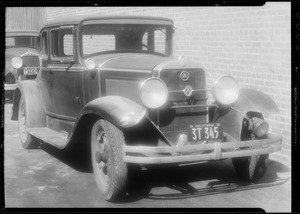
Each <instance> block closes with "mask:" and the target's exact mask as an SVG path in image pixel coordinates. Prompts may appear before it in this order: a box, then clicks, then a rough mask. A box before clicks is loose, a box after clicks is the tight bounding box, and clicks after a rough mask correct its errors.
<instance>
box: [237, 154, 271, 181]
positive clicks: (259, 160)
mask: <svg viewBox="0 0 300 214" xmlns="http://www.w3.org/2000/svg"><path fill="white" fill-rule="evenodd" d="M268 157H269V155H268V154H267V155H254V156H248V157H240V158H232V163H233V166H234V168H235V170H236V172H237V174H238V175H239V177H240V178H241V179H243V180H244V181H247V182H255V181H258V180H259V179H261V178H262V177H263V176H264V175H265V173H266V171H267V166H266V160H267V159H268Z"/></svg>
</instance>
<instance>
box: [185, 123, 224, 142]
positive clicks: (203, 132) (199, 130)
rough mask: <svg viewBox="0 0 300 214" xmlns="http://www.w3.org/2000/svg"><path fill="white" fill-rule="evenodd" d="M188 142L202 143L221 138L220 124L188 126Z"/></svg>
mask: <svg viewBox="0 0 300 214" xmlns="http://www.w3.org/2000/svg"><path fill="white" fill-rule="evenodd" d="M188 130H189V140H190V141H204V140H217V139H222V138H223V131H222V127H221V124H220V123H205V124H194V125H189V127H188Z"/></svg>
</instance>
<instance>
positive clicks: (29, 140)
mask: <svg viewBox="0 0 300 214" xmlns="http://www.w3.org/2000/svg"><path fill="white" fill-rule="evenodd" d="M30 123H31V118H29V117H28V116H27V114H26V106H25V102H24V99H23V97H22V96H21V97H20V103H19V114H18V124H19V134H20V139H21V144H22V146H23V147H24V148H25V149H34V148H37V143H36V141H35V139H34V138H33V137H32V136H31V135H30V134H28V133H27V131H26V129H27V127H28V125H30Z"/></svg>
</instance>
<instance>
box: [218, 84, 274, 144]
mask: <svg viewBox="0 0 300 214" xmlns="http://www.w3.org/2000/svg"><path fill="white" fill-rule="evenodd" d="M233 109H234V110H232V109H231V108H216V109H212V112H213V115H212V118H213V121H214V122H219V123H221V124H222V126H223V131H224V132H226V133H227V134H229V135H230V136H231V137H233V138H234V139H235V140H236V141H240V140H241V132H242V123H243V118H244V116H245V115H246V113H248V112H257V113H262V114H274V113H278V112H279V109H278V106H277V105H276V103H275V102H274V101H273V100H272V99H271V98H270V97H269V96H268V95H266V94H264V93H263V92H260V91H257V90H254V89H241V90H240V95H239V99H238V101H237V102H236V103H235V104H234V106H233ZM236 110H237V111H236Z"/></svg>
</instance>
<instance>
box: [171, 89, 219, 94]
mask: <svg viewBox="0 0 300 214" xmlns="http://www.w3.org/2000/svg"><path fill="white" fill-rule="evenodd" d="M212 90H213V89H206V88H200V89H193V88H192V92H194V91H212ZM178 92H183V93H184V89H182V90H169V93H178Z"/></svg>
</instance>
